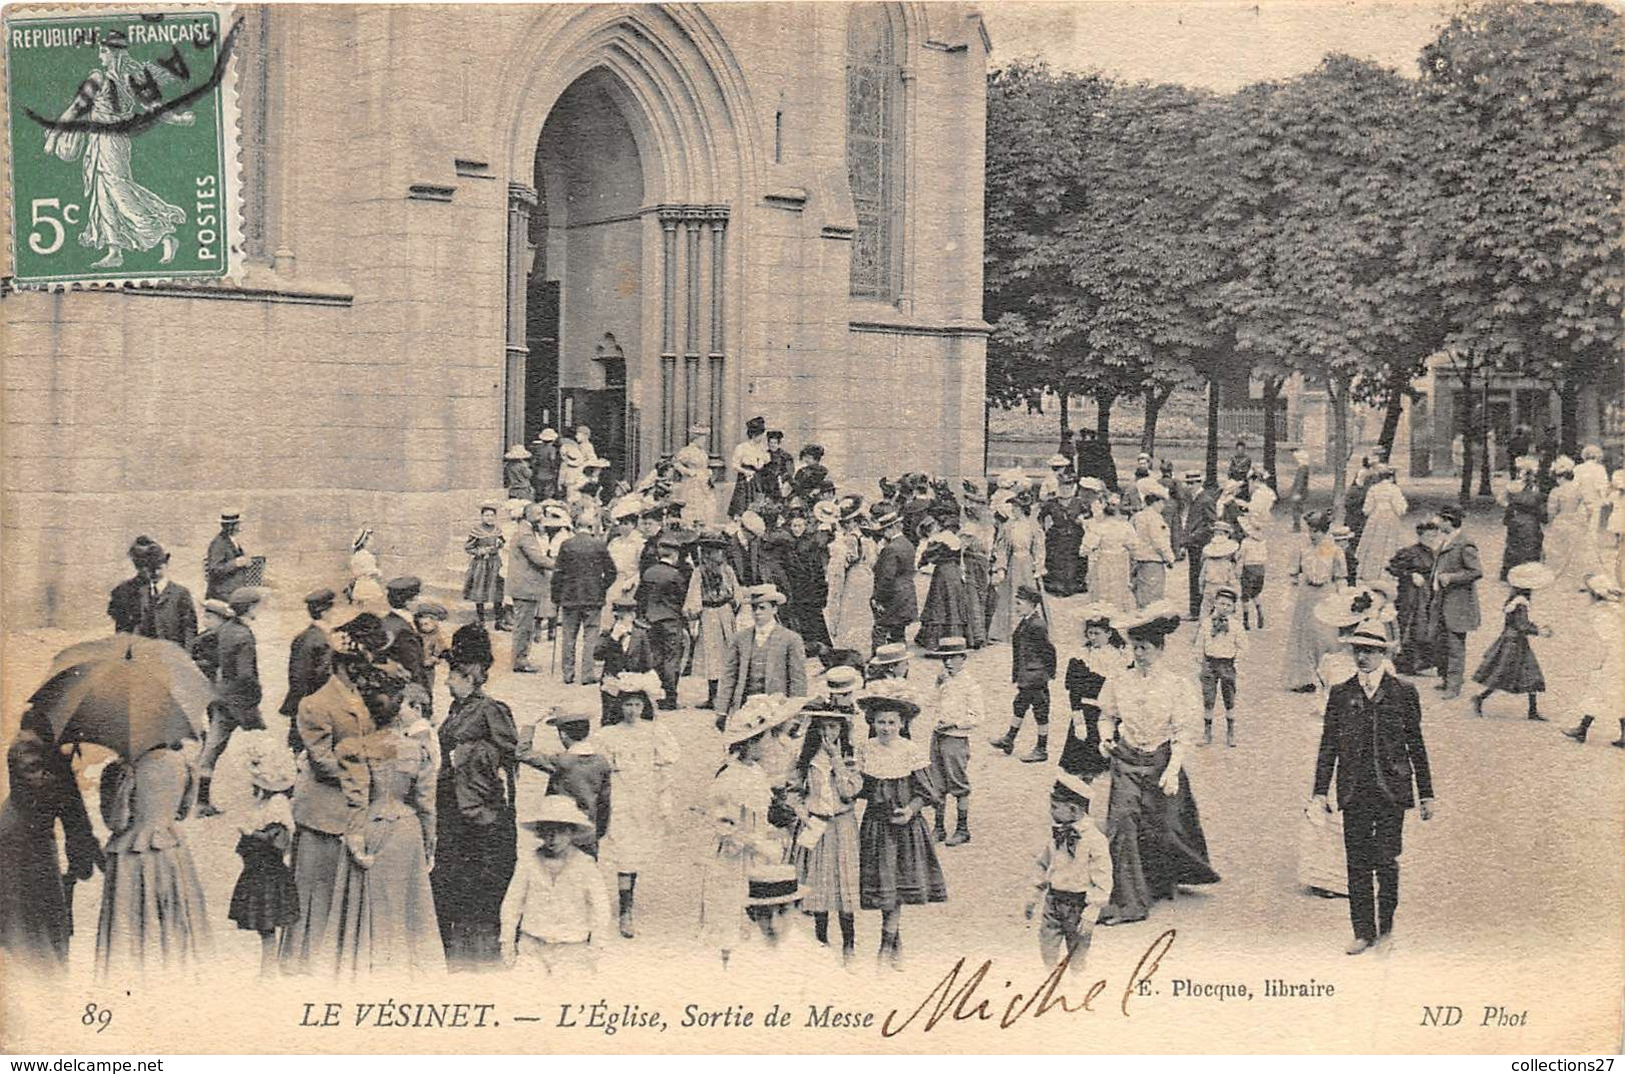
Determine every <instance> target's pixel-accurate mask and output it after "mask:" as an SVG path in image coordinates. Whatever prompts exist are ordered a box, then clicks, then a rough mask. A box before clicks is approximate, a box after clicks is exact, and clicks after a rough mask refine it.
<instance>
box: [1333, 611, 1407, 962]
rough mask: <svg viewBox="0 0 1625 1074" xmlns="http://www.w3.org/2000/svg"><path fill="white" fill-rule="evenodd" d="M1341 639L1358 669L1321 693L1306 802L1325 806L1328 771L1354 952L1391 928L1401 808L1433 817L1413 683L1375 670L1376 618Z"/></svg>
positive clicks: (1383, 652)
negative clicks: (1321, 716)
mask: <svg viewBox="0 0 1625 1074" xmlns="http://www.w3.org/2000/svg"><path fill="white" fill-rule="evenodd" d="M1349 644H1350V645H1352V646H1353V648H1354V666H1355V667H1356V668H1357V669H1358V671H1357V673H1356V674H1355V676H1354V677H1353V678H1352V679H1349V680H1347V681H1345V682H1340V683H1336V684H1334V685H1333V686H1332V688H1331V691H1330V693H1329V694H1328V695H1327V697H1326V718H1325V724H1324V725H1323V727H1322V729H1321V732H1320V752H1319V755H1318V757H1317V758H1316V760H1315V792H1314V802H1315V804H1316V805H1317V806H1318V807H1319V808H1321V809H1323V810H1325V811H1326V812H1328V813H1330V812H1332V805H1331V803H1330V802H1329V801H1328V800H1327V798H1326V792H1327V791H1328V790H1329V789H1330V788H1331V785H1332V777H1333V775H1334V774H1335V775H1336V777H1337V806H1338V808H1340V809H1342V810H1343V849H1344V852H1345V854H1346V855H1347V859H1348V881H1349V920H1350V921H1351V922H1352V923H1353V925H1354V942H1353V943H1351V944H1350V945H1349V948H1348V953H1349V954H1351V955H1357V954H1359V953H1360V952H1362V951H1364V950H1366V949H1367V948H1369V947H1370V946H1371V945H1372V944H1374V943H1377V942H1378V941H1380V940H1383V939H1386V938H1387V937H1388V935H1389V934H1390V933H1391V932H1392V931H1393V928H1394V910H1395V908H1396V907H1398V905H1399V861H1398V858H1399V852H1400V849H1401V846H1402V842H1403V835H1404V828H1405V811H1406V810H1407V809H1409V808H1411V806H1413V805H1416V804H1417V802H1418V799H1420V804H1421V810H1420V812H1421V814H1422V819H1423V820H1431V819H1432V818H1433V774H1432V771H1431V770H1430V769H1429V768H1428V753H1427V747H1426V746H1425V745H1423V743H1422V703H1421V700H1420V699H1419V698H1418V697H1417V694H1416V687H1414V686H1412V685H1411V684H1410V683H1407V682H1405V681H1403V680H1402V679H1399V678H1397V677H1396V676H1394V675H1390V674H1388V673H1387V672H1386V671H1384V670H1383V662H1384V661H1385V660H1386V659H1387V655H1388V645H1389V643H1388V634H1387V632H1386V631H1385V630H1384V629H1383V626H1382V624H1381V623H1377V622H1375V621H1371V620H1368V621H1366V622H1364V623H1362V624H1360V625H1359V626H1358V627H1356V628H1355V630H1354V633H1353V634H1351V635H1350V636H1349ZM1413 780H1414V781H1415V790H1414V792H1413V791H1412V781H1413ZM1373 880H1374V881H1375V883H1373Z"/></svg>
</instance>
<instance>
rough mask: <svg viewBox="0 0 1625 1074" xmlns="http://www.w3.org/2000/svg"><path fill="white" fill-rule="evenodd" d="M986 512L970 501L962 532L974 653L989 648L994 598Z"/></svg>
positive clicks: (967, 612) (967, 635) (968, 632)
mask: <svg viewBox="0 0 1625 1074" xmlns="http://www.w3.org/2000/svg"><path fill="white" fill-rule="evenodd" d="M968 495H969V493H968V492H967V497H968ZM984 510H985V509H984V508H983V507H982V505H980V504H979V503H975V502H973V501H971V500H969V499H967V500H966V503H965V521H964V524H963V525H962V526H961V527H960V530H959V559H960V565H961V566H960V569H961V570H962V571H963V573H964V575H965V619H966V623H965V631H966V633H965V642H966V644H968V645H969V646H970V647H971V648H972V649H980V648H982V647H983V646H984V645H986V644H987V604H988V600H989V599H990V597H991V594H990V593H989V588H990V585H989V578H988V576H989V574H990V573H991V571H992V556H993V524H992V523H991V522H989V521H987V519H986V517H985V515H984V513H983V512H984Z"/></svg>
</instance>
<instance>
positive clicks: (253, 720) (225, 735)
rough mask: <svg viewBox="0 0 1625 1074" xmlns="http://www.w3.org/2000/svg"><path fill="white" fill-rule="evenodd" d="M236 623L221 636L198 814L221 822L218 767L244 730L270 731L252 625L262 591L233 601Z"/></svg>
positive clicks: (247, 590)
mask: <svg viewBox="0 0 1625 1074" xmlns="http://www.w3.org/2000/svg"><path fill="white" fill-rule="evenodd" d="M228 603H230V605H231V619H230V620H229V621H228V622H225V623H223V624H221V626H220V629H219V631H218V632H217V633H216V636H217V638H218V644H219V653H218V660H219V664H218V670H217V671H216V672H215V679H214V682H215V687H214V703H213V704H211V705H210V706H209V730H208V733H207V735H206V736H205V740H204V744H203V756H202V759H201V760H200V761H199V762H198V786H197V811H198V816H200V817H215V816H219V815H220V810H218V809H216V808H215V807H214V804H213V803H212V802H210V801H209V784H210V782H211V781H212V779H213V778H214V766H215V763H216V762H217V761H219V760H220V755H221V754H222V753H225V752H226V744H227V743H228V742H230V741H231V734H232V732H233V731H236V730H238V729H239V728H240V729H242V730H244V731H259V730H262V729H263V728H264V727H265V721H264V720H263V719H262V718H261V717H260V694H261V691H260V668H259V654H258V650H257V647H256V642H255V639H254V630H253V628H252V627H251V626H250V625H249V624H250V623H252V622H253V621H254V613H255V611H256V609H258V608H259V603H260V591H259V590H258V589H256V588H254V587H253V586H243V587H242V588H241V589H238V590H237V591H236V592H235V593H233V594H232V595H231V597H230V598H229V600H228Z"/></svg>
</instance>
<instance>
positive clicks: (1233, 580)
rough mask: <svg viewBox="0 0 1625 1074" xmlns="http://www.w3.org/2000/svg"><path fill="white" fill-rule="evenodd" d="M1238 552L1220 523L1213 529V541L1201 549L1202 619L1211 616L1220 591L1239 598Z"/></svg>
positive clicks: (1226, 528)
mask: <svg viewBox="0 0 1625 1074" xmlns="http://www.w3.org/2000/svg"><path fill="white" fill-rule="evenodd" d="M1240 551H1241V545H1239V544H1237V543H1236V542H1235V541H1233V540H1231V539H1230V533H1229V529H1228V527H1226V526H1224V525H1223V524H1222V523H1221V524H1219V525H1217V526H1214V527H1213V540H1211V541H1209V542H1208V543H1207V544H1206V545H1205V546H1203V548H1202V611H1201V617H1202V618H1203V619H1206V618H1207V617H1208V616H1210V615H1212V614H1213V602H1214V600H1215V599H1216V598H1217V597H1218V595H1219V591H1220V590H1224V589H1227V590H1229V591H1230V592H1232V593H1234V594H1237V595H1238V597H1239V595H1240V593H1241V568H1240V567H1239V566H1238V565H1237V563H1236V553H1237V552H1240Z"/></svg>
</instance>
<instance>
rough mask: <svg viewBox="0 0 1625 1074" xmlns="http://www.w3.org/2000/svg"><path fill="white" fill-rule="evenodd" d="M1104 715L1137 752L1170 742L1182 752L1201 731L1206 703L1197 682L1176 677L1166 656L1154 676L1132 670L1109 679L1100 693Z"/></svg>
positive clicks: (1153, 673) (1153, 671) (1151, 673)
mask: <svg viewBox="0 0 1625 1074" xmlns="http://www.w3.org/2000/svg"><path fill="white" fill-rule="evenodd" d="M1100 711H1101V713H1102V714H1104V715H1107V716H1112V717H1115V718H1116V720H1117V736H1116V737H1118V738H1120V739H1122V740H1123V741H1124V742H1126V743H1128V744H1129V745H1130V746H1133V747H1134V748H1135V749H1138V750H1146V751H1150V750H1155V749H1157V748H1158V747H1160V746H1161V745H1162V744H1163V743H1164V742H1170V743H1172V744H1173V747H1174V750H1175V752H1178V751H1179V749H1180V747H1181V746H1183V745H1184V744H1186V743H1189V742H1192V741H1194V740H1195V737H1196V734H1197V731H1198V729H1199V728H1200V727H1201V719H1202V699H1201V697H1200V696H1199V695H1198V694H1197V692H1196V683H1195V681H1194V680H1192V679H1190V678H1187V677H1186V676H1183V675H1180V674H1178V673H1176V672H1175V671H1174V669H1173V668H1172V667H1170V666H1169V657H1168V656H1167V655H1166V654H1165V655H1164V656H1163V657H1162V658H1161V659H1160V660H1158V661H1157V664H1156V666H1155V667H1153V668H1152V669H1151V672H1150V674H1141V672H1140V671H1139V670H1138V669H1137V668H1131V669H1130V670H1128V671H1125V672H1123V674H1121V675H1113V676H1111V677H1109V678H1108V679H1107V680H1106V685H1105V686H1103V687H1101V690H1100Z"/></svg>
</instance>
